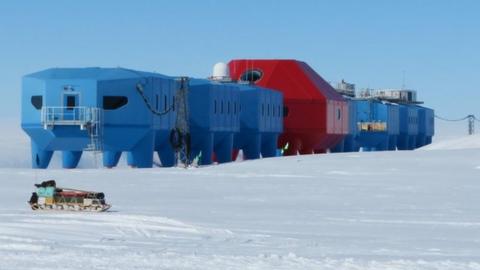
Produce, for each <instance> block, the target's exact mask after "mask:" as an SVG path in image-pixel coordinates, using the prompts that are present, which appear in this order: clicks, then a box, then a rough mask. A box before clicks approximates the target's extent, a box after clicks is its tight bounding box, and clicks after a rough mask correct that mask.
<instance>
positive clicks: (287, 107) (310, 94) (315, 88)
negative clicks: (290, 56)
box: [229, 59, 348, 155]
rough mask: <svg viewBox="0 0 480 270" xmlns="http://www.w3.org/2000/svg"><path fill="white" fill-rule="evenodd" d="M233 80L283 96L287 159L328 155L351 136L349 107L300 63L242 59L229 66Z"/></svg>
mask: <svg viewBox="0 0 480 270" xmlns="http://www.w3.org/2000/svg"><path fill="white" fill-rule="evenodd" d="M229 68H230V75H231V77H232V79H233V80H241V81H250V82H252V83H254V84H256V85H258V86H262V87H266V88H270V89H275V90H278V91H280V92H282V93H283V99H284V110H283V116H284V131H283V133H282V135H281V136H280V138H279V140H278V146H279V148H285V146H286V145H287V144H288V147H286V150H285V152H284V155H296V154H297V152H299V153H300V154H311V153H313V152H315V153H325V152H326V151H327V149H329V148H333V147H334V146H335V145H336V144H337V143H338V142H340V141H341V140H342V139H343V137H344V136H345V135H346V134H347V133H348V104H347V102H346V101H345V99H344V98H343V97H342V96H341V95H339V94H338V93H337V92H336V91H335V89H333V87H332V86H331V85H330V84H329V83H328V82H326V81H325V80H324V79H322V77H320V75H318V73H316V72H315V71H314V70H313V69H312V68H311V67H310V66H309V65H307V64H306V63H304V62H301V61H297V60H259V59H252V60H251V59H239V60H232V61H230V63H229Z"/></svg>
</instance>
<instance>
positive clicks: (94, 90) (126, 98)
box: [22, 68, 178, 168]
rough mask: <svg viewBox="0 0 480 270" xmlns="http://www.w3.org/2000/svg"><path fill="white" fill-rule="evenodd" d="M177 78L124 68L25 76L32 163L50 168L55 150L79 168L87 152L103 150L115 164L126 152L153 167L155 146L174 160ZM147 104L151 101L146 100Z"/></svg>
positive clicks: (108, 163) (133, 163) (132, 161)
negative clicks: (172, 132)
mask: <svg viewBox="0 0 480 270" xmlns="http://www.w3.org/2000/svg"><path fill="white" fill-rule="evenodd" d="M177 84H178V82H177V81H176V80H174V79H173V78H171V77H167V76H163V75H159V74H154V73H147V72H139V71H133V70H127V69H122V68H54V69H47V70H44V71H40V72H37V73H33V74H30V75H27V76H25V77H24V78H23V86H22V128H23V130H24V131H25V132H26V133H27V134H28V135H29V136H30V138H31V146H32V147H31V149H32V166H33V167H34V168H46V167H47V166H48V164H49V162H50V159H51V157H52V155H53V153H54V152H55V151H61V152H62V155H63V157H62V160H63V167H64V168H75V167H76V166H77V164H78V162H79V160H80V157H81V155H82V152H83V151H85V150H94V151H103V153H104V156H103V163H104V165H105V166H106V167H113V166H115V165H116V164H117V163H118V160H119V158H120V155H121V153H122V152H124V151H125V152H127V159H128V163H129V164H130V165H131V166H134V167H141V168H143V167H151V166H152V160H153V152H154V150H155V151H157V152H158V154H159V155H160V158H161V159H162V161H166V163H168V162H171V160H172V158H173V151H172V149H171V147H169V144H168V143H167V142H168V141H167V140H166V136H165V135H166V134H168V133H169V132H170V130H171V129H172V128H173V124H174V119H175V112H174V111H173V110H172V111H168V112H167V113H165V114H161V115H155V114H153V113H152V112H151V110H158V111H163V110H165V108H167V109H168V108H170V106H171V105H170V104H172V99H173V96H174V93H175V90H176V89H177V88H178V85H177ZM146 103H147V104H148V105H147V104H146Z"/></svg>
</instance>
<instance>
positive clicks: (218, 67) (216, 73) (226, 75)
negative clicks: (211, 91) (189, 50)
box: [212, 62, 231, 81]
mask: <svg viewBox="0 0 480 270" xmlns="http://www.w3.org/2000/svg"><path fill="white" fill-rule="evenodd" d="M212 80H215V81H230V80H231V79H230V69H229V68H228V65H227V64H225V63H223V62H219V63H216V64H215V65H214V66H213V73H212Z"/></svg>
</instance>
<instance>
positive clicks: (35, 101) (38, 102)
mask: <svg viewBox="0 0 480 270" xmlns="http://www.w3.org/2000/svg"><path fill="white" fill-rule="evenodd" d="M30 101H31V102H32V105H33V107H35V109H37V110H40V109H41V108H42V106H43V97H42V96H32V98H31V99H30Z"/></svg>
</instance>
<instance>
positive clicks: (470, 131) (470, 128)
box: [467, 114, 475, 135]
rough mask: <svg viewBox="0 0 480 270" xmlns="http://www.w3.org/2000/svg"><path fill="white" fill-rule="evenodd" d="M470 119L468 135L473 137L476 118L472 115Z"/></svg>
mask: <svg viewBox="0 0 480 270" xmlns="http://www.w3.org/2000/svg"><path fill="white" fill-rule="evenodd" d="M467 118H468V135H473V134H474V133H475V116H474V115H473V114H470V115H468V116H467Z"/></svg>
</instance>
